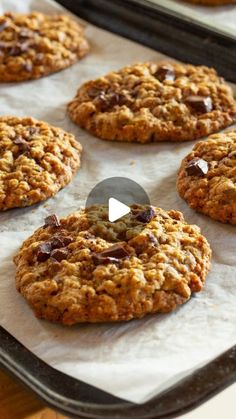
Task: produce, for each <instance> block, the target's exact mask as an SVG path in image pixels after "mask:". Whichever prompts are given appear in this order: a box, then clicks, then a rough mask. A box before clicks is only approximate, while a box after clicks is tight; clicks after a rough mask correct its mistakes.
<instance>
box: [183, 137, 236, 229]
mask: <svg viewBox="0 0 236 419" xmlns="http://www.w3.org/2000/svg"><path fill="white" fill-rule="evenodd" d="M177 189H178V191H179V194H180V196H181V197H182V198H183V199H185V201H187V203H188V205H189V206H190V207H191V208H193V209H195V210H196V211H199V212H202V213H203V214H206V215H208V216H209V217H211V218H213V219H214V220H218V221H221V222H222V223H230V224H234V225H235V224H236V130H234V131H230V132H224V133H220V134H214V135H211V136H210V137H209V139H208V140H207V141H200V142H199V143H197V144H196V145H195V146H194V148H193V150H192V152H191V153H190V154H189V155H188V156H187V157H186V158H185V159H184V160H183V162H182V165H181V168H180V171H179V175H178V181H177Z"/></svg>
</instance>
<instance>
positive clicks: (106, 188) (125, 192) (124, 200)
mask: <svg viewBox="0 0 236 419" xmlns="http://www.w3.org/2000/svg"><path fill="white" fill-rule="evenodd" d="M98 204H99V205H106V206H107V207H108V220H109V221H110V222H115V221H117V220H119V219H121V218H122V217H124V216H125V215H126V214H129V213H130V211H131V206H132V205H134V204H137V205H150V200H149V197H148V195H147V193H146V192H145V190H144V189H143V188H142V187H141V186H140V185H139V184H138V183H136V182H134V181H133V180H131V179H128V178H126V177H110V178H107V179H105V180H103V181H102V182H99V183H98V184H97V185H96V186H95V187H94V188H93V189H92V190H91V192H90V194H89V195H88V198H87V201H86V209H88V208H90V207H91V206H93V205H98Z"/></svg>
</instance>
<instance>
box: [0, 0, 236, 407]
mask: <svg viewBox="0 0 236 419" xmlns="http://www.w3.org/2000/svg"><path fill="white" fill-rule="evenodd" d="M11 9H12V10H18V11H27V10H33V9H37V10H41V11H45V12H48V13H53V12H54V11H56V10H58V9H59V7H58V6H56V4H54V3H52V2H48V1H46V0H41V1H40V2H38V1H36V0H27V1H26V0H22V1H19V0H11V1H10V0H2V1H1V2H0V12H1V13H2V12H3V11H6V10H11ZM59 10H60V9H59ZM86 35H87V37H88V38H89V41H90V43H91V46H92V49H91V53H90V55H89V56H88V57H87V58H85V59H83V60H82V61H81V62H79V63H78V64H76V65H74V66H73V67H71V68H69V69H67V70H65V71H63V72H60V73H57V74H54V75H52V76H50V77H46V78H43V79H41V80H38V81H32V82H27V83H22V84H10V85H6V84H5V85H1V86H0V89H1V96H0V100H1V114H5V115H7V114H15V115H18V116H25V115H32V116H34V117H35V118H38V119H42V120H45V121H47V122H49V123H51V124H54V125H57V126H60V127H62V128H64V129H66V130H68V131H71V132H73V133H74V134H75V136H76V137H77V138H78V140H79V141H81V143H82V144H83V147H84V153H83V159H82V168H81V170H80V171H79V173H78V175H77V176H76V177H75V178H74V179H73V181H72V182H71V184H70V185H69V186H68V187H66V188H65V189H64V190H63V191H61V192H59V193H58V194H57V195H56V197H55V198H53V199H50V200H48V201H47V202H46V203H45V204H40V205H37V206H34V207H31V208H26V209H16V210H12V211H8V212H5V213H1V214H0V298H1V300H0V301H1V302H0V323H1V325H2V326H3V327H5V328H6V329H7V330H8V331H9V332H10V333H11V334H12V335H14V336H15V337H16V338H17V339H18V340H19V341H20V342H22V343H23V344H24V345H25V346H26V347H27V348H29V349H30V350H31V351H33V352H34V353H35V354H36V355H37V356H39V357H40V358H42V359H43V360H44V361H46V362H47V363H49V364H50V365H52V366H53V367H55V368H56V369H58V370H60V371H63V372H65V373H67V374H69V375H71V376H73V377H76V378H79V379H81V380H84V381H85V382H87V383H90V384H93V385H95V386H97V387H99V388H101V389H104V390H106V391H108V392H110V393H112V394H114V395H117V396H119V397H122V398H124V399H128V400H131V401H134V402H137V403H141V402H143V401H144V400H147V399H149V398H151V397H152V396H154V395H156V394H157V393H158V392H159V391H161V389H163V388H165V387H167V386H169V385H170V383H173V382H175V381H177V380H179V379H180V377H182V376H185V375H186V374H188V373H189V371H190V370H193V369H195V368H197V367H198V366H199V365H202V364H204V363H206V362H207V361H208V360H210V359H212V358H214V357H215V356H216V355H218V354H220V353H221V352H223V351H224V350H226V349H228V348H229V347H230V346H232V345H233V344H235V336H236V304H235V276H236V262H235V228H234V227H233V226H230V225H223V224H221V223H218V222H214V221H212V220H211V219H210V218H207V217H204V216H202V215H199V214H196V213H195V212H194V211H192V210H191V209H189V208H188V206H187V204H186V203H185V202H184V201H182V200H181V199H180V198H179V196H178V194H177V192H176V188H175V181H176V173H177V169H178V167H179V164H180V162H181V159H182V158H183V157H184V156H185V155H186V153H188V152H189V151H190V150H191V148H192V146H193V142H190V143H180V144H174V143H173V144H168V143H165V144H147V145H138V144H125V143H124V144H119V143H110V142H106V141H102V140H99V139H97V138H94V137H92V136H91V135H89V134H87V133H86V132H84V131H82V130H81V129H79V128H78V127H77V126H75V125H74V124H73V123H72V122H70V120H69V118H68V116H67V115H66V113H65V109H66V104H67V102H68V101H69V100H70V99H71V98H72V97H73V96H74V94H75V92H76V89H77V87H78V86H79V85H80V84H81V83H82V82H84V81H85V80H89V79H91V78H94V77H97V76H99V75H102V74H103V73H106V72H107V71H109V70H112V69H117V68H119V67H122V66H123V65H125V64H129V63H134V62H137V61H145V60H148V59H150V60H152V59H154V60H159V59H160V58H162V57H161V55H160V54H158V53H157V52H155V51H152V50H151V49H148V48H146V47H143V46H141V45H138V44H135V43H133V42H130V41H128V40H125V39H122V38H120V37H118V36H115V35H112V34H109V33H107V32H105V31H103V30H100V29H97V28H95V27H93V26H91V25H88V27H87V30H86ZM110 176H126V177H129V178H131V179H133V180H135V181H136V182H138V183H140V185H142V186H143V187H144V188H145V189H146V191H147V193H148V194H149V196H150V198H151V202H152V204H153V205H158V206H161V207H163V208H165V209H167V210H168V209H177V210H180V211H182V212H183V213H184V215H185V218H186V219H187V220H188V222H190V223H193V224H195V223H196V224H198V225H199V226H200V227H201V228H202V232H203V234H205V235H206V237H207V238H208V240H209V242H210V243H211V246H212V249H213V255H214V257H213V265H212V271H211V273H210V274H209V276H208V278H207V284H206V287H205V289H204V291H203V292H202V293H200V294H198V295H196V296H195V297H193V298H192V299H191V300H190V301H189V302H188V303H187V304H185V305H184V306H182V307H181V308H179V309H178V310H177V311H175V312H174V313H172V314H168V315H154V316H148V317H146V318H144V319H142V320H135V321H132V322H129V323H120V324H111V325H109V324H102V325H77V326H73V327H70V328H66V327H62V326H59V325H55V324H50V323H48V322H46V321H40V320H37V319H36V318H35V317H34V315H33V313H32V311H31V310H30V308H29V307H28V306H27V303H26V302H25V301H24V299H23V298H22V296H21V295H20V294H18V293H17V291H16V290H15V283H14V274H15V269H14V265H13V262H12V257H13V255H14V254H15V253H16V251H17V249H18V248H19V246H20V244H21V242H22V240H23V239H25V238H26V237H28V235H29V234H31V233H32V232H33V231H34V230H35V229H36V228H37V227H38V226H39V225H42V224H43V219H44V217H45V216H47V215H48V214H51V213H57V214H58V215H59V216H65V215H67V214H69V213H71V212H72V211H75V210H76V209H77V208H79V207H80V205H84V204H85V200H86V197H87V194H88V193H89V192H90V190H91V189H92V188H93V187H94V186H95V185H96V183H97V182H99V181H101V180H103V179H105V178H106V177H110Z"/></svg>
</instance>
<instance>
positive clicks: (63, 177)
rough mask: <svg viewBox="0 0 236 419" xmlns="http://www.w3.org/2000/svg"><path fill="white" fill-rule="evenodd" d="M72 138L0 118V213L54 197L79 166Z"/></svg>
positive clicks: (19, 120)
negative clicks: (0, 211)
mask: <svg viewBox="0 0 236 419" xmlns="http://www.w3.org/2000/svg"><path fill="white" fill-rule="evenodd" d="M81 151H82V147H81V145H80V144H79V143H78V142H77V141H76V140H75V138H74V136H73V135H72V134H69V133H67V132H65V131H63V130H62V129H61V128H55V127H52V126H51V125H49V124H47V123H46V122H42V121H36V120H35V119H33V118H17V117H14V116H4V117H0V210H7V209H10V208H15V207H26V206H28V205H32V204H35V203H37V202H40V201H43V200H45V199H47V198H49V197H51V196H53V195H55V194H56V192H58V191H59V190H60V189H61V188H63V187H64V186H65V185H67V183H69V182H70V181H71V179H72V176H73V175H74V173H75V172H76V171H77V170H78V168H79V166H80V155H81Z"/></svg>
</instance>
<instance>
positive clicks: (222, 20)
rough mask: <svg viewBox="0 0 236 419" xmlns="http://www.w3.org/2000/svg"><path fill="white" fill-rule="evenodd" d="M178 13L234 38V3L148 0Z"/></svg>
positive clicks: (235, 34) (235, 16) (235, 25)
mask: <svg viewBox="0 0 236 419" xmlns="http://www.w3.org/2000/svg"><path fill="white" fill-rule="evenodd" d="M149 1H150V2H151V3H156V4H159V5H162V6H165V7H167V8H170V9H172V10H175V11H176V12H178V13H181V14H183V15H185V16H187V17H188V18H189V19H190V20H195V21H197V22H199V23H201V24H202V23H204V24H205V25H207V26H208V27H209V28H211V29H213V30H216V31H220V32H224V33H225V34H228V35H230V36H233V37H234V38H235V39H236V4H231V5H230V4H228V5H225V6H217V7H212V6H208V7H206V6H201V5H197V4H191V3H188V1H187V0H182V1H181V0H149Z"/></svg>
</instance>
